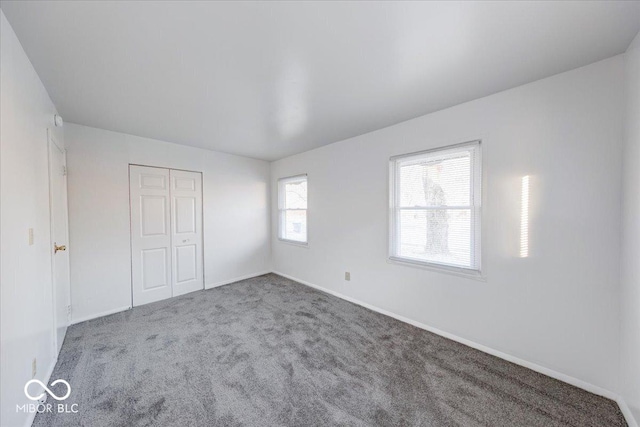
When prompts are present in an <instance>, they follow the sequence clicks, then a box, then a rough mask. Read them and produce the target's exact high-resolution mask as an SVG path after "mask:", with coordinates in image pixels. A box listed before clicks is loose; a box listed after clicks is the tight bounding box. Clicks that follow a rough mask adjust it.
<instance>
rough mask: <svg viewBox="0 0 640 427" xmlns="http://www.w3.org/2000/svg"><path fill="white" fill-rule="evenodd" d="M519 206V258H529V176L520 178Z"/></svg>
mask: <svg viewBox="0 0 640 427" xmlns="http://www.w3.org/2000/svg"><path fill="white" fill-rule="evenodd" d="M521 197H522V199H521V204H520V258H526V257H528V256H529V175H525V176H523V177H522V196H521Z"/></svg>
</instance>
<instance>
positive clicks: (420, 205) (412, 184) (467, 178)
mask: <svg viewBox="0 0 640 427" xmlns="http://www.w3.org/2000/svg"><path fill="white" fill-rule="evenodd" d="M390 180H391V183H390V190H391V194H390V208H391V213H390V223H391V224H390V257H391V258H392V259H397V260H402V261H409V262H414V263H419V264H427V265H428V264H432V265H440V266H446V267H452V268H458V269H466V270H473V271H478V272H479V271H480V263H481V257H480V230H481V226H480V220H481V218H480V216H481V202H482V197H481V188H482V187H481V181H482V173H481V159H480V142H479V141H475V142H472V143H465V144H459V145H456V146H452V147H447V148H443V149H438V150H430V151H425V152H422V153H414V154H408V155H405V156H396V157H393V158H391V161H390Z"/></svg>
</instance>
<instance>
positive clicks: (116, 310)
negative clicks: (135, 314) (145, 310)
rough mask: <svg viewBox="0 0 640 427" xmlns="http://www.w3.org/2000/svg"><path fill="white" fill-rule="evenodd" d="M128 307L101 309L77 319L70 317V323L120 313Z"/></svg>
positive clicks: (128, 307) (73, 323)
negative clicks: (99, 311) (100, 311)
mask: <svg viewBox="0 0 640 427" xmlns="http://www.w3.org/2000/svg"><path fill="white" fill-rule="evenodd" d="M130 308H131V307H130V306H128V305H127V306H125V307H119V308H114V309H113V310H107V311H103V312H102V313H96V314H90V315H89V316H83V317H80V318H78V319H72V320H71V325H75V324H77V323H82V322H86V321H87V320H93V319H97V318H98V317H104V316H108V315H110V314H116V313H120V312H121V311H126V310H129V309H130Z"/></svg>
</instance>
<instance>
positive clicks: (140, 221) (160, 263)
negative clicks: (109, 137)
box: [129, 165, 172, 306]
mask: <svg viewBox="0 0 640 427" xmlns="http://www.w3.org/2000/svg"><path fill="white" fill-rule="evenodd" d="M129 185H130V197H131V273H132V278H131V279H132V287H133V305H134V306H138V305H142V304H148V303H150V302H154V301H159V300H162V299H165V298H169V297H171V295H172V292H171V281H172V276H171V269H172V268H171V202H170V200H171V199H170V190H169V187H170V183H169V169H162V168H152V167H146V166H134V165H131V166H129Z"/></svg>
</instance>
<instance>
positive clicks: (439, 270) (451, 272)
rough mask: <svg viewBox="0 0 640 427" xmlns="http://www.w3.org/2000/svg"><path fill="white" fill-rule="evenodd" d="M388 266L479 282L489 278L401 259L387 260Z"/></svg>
mask: <svg viewBox="0 0 640 427" xmlns="http://www.w3.org/2000/svg"><path fill="white" fill-rule="evenodd" d="M387 264H397V265H403V266H405V267H413V268H419V269H421V270H428V271H433V272H435V273H444V274H449V275H452V276H458V277H464V278H465V279H471V280H476V281H478V282H486V281H487V278H486V276H484V275H483V274H482V272H476V271H472V270H465V269H462V268H456V267H447V266H444V265H437V264H430V263H423V262H420V261H410V260H405V259H401V258H393V257H389V258H387Z"/></svg>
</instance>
